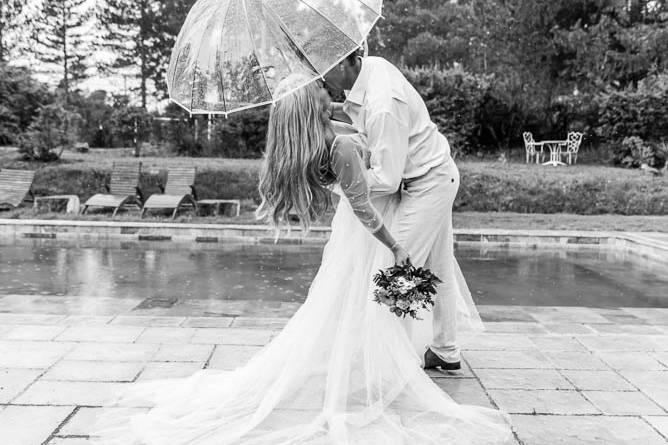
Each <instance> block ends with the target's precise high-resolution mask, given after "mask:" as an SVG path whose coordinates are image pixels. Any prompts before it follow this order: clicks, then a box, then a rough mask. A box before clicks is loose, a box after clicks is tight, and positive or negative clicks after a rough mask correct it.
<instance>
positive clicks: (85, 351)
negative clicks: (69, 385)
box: [65, 342, 160, 362]
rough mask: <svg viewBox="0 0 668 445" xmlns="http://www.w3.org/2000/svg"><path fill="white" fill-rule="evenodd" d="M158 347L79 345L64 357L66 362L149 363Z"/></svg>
mask: <svg viewBox="0 0 668 445" xmlns="http://www.w3.org/2000/svg"><path fill="white" fill-rule="evenodd" d="M159 347H160V345H156V344H138V343H132V344H128V343H92V342H90V343H79V344H77V345H76V346H74V347H73V348H72V351H71V352H70V353H69V354H67V356H66V357H65V358H66V359H67V360H89V361H103V362H142V361H149V360H151V358H153V356H154V355H155V353H156V352H158V349H159Z"/></svg>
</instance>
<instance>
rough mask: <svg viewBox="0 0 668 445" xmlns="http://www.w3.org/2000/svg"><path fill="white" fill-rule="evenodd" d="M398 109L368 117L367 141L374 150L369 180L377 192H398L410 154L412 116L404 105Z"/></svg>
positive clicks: (370, 148)
mask: <svg viewBox="0 0 668 445" xmlns="http://www.w3.org/2000/svg"><path fill="white" fill-rule="evenodd" d="M396 105H397V106H396V107H395V110H392V111H378V112H375V113H372V114H371V115H369V116H368V117H367V120H366V125H365V127H366V129H367V141H368V143H369V150H370V151H371V159H370V169H369V170H368V182H369V187H370V189H371V192H372V193H373V194H374V195H388V194H392V193H395V192H396V191H397V190H399V187H400V186H401V179H402V177H403V174H404V168H405V166H406V158H407V156H408V136H409V134H408V116H407V113H406V110H402V108H403V106H402V105H403V104H402V105H399V104H396Z"/></svg>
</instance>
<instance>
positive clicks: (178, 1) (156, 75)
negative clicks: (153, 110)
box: [97, 0, 195, 108]
mask: <svg viewBox="0 0 668 445" xmlns="http://www.w3.org/2000/svg"><path fill="white" fill-rule="evenodd" d="M194 3H195V0H137V1H135V0H104V1H103V2H101V4H100V8H99V9H98V13H97V15H98V19H99V21H100V22H101V23H102V25H103V27H104V32H103V34H102V36H101V39H100V42H99V45H101V46H104V47H107V48H110V49H111V50H112V51H113V52H114V53H115V55H116V57H115V59H114V60H113V61H112V62H111V63H109V64H107V66H106V67H105V68H107V69H112V70H114V69H127V68H131V67H136V71H135V72H136V76H137V78H138V79H139V88H138V90H139V96H140V102H141V106H142V107H143V108H146V102H147V96H148V95H149V86H150V83H153V86H154V88H155V90H156V93H157V96H158V98H164V97H166V96H167V87H166V84H165V73H166V71H167V66H168V65H169V58H170V56H171V53H172V48H173V46H174V42H175V40H176V36H177V35H178V33H179V30H180V29H181V25H182V24H183V22H184V21H185V18H186V15H187V13H188V11H189V10H190V8H191V7H192V5H193V4H194Z"/></svg>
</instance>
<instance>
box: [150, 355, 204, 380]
mask: <svg viewBox="0 0 668 445" xmlns="http://www.w3.org/2000/svg"><path fill="white" fill-rule="evenodd" d="M205 362H206V361H205V360H202V361H200V362H149V363H147V364H146V366H145V367H144V370H143V371H142V372H141V374H140V375H139V378H138V379H137V380H156V379H174V378H182V377H189V376H191V375H193V374H194V373H195V372H197V371H199V370H201V369H203V368H204V363H205Z"/></svg>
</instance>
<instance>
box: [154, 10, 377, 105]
mask: <svg viewBox="0 0 668 445" xmlns="http://www.w3.org/2000/svg"><path fill="white" fill-rule="evenodd" d="M381 6H382V0H198V1H197V3H195V5H194V6H193V7H192V9H191V10H190V13H189V14H188V17H187V18H186V21H185V23H184V24H183V27H182V28H181V32H180V33H179V36H178V38H177V40H176V44H175V46H174V49H173V51H172V57H171V60H170V63H169V68H168V71H167V87H168V89H169V96H170V98H171V99H172V100H173V101H174V102H176V103H177V104H179V105H181V106H182V107H183V108H185V109H186V110H188V111H189V112H191V113H193V114H196V113H199V114H202V113H203V114H225V115H227V114H229V113H232V112H234V111H239V110H244V109H247V108H251V107H255V106H258V105H265V104H269V103H272V102H274V101H276V100H278V99H280V97H276V96H275V95H274V91H275V90H276V86H277V85H278V83H279V82H280V81H281V80H282V79H284V78H285V77H286V76H287V75H288V74H290V73H302V74H306V75H308V76H309V78H310V79H311V80H314V79H316V78H318V77H321V76H322V75H324V74H325V73H326V72H327V71H329V70H330V69H331V68H333V67H334V66H336V64H338V63H339V62H340V61H341V60H343V59H344V58H345V57H346V56H347V55H349V54H350V53H352V52H353V51H355V50H356V49H358V48H359V47H360V46H361V45H362V43H363V42H364V40H365V39H366V37H367V35H368V34H369V32H370V31H371V29H372V28H373V26H374V24H375V23H376V21H377V20H378V18H379V17H380V10H381Z"/></svg>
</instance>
